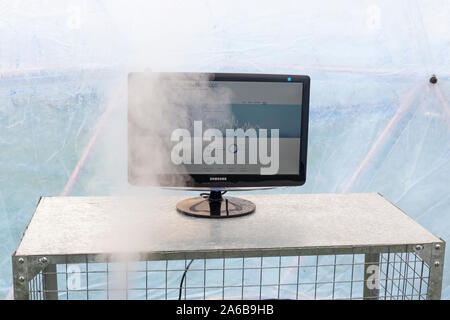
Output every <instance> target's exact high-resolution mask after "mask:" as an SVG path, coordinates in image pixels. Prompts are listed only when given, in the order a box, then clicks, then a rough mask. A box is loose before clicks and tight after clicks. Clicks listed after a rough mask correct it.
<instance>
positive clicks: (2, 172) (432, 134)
mask: <svg viewBox="0 0 450 320" xmlns="http://www.w3.org/2000/svg"><path fill="white" fill-rule="evenodd" d="M449 16H450V2H449V1H448V0H433V1H411V0H404V1H361V0H355V1H314V2H313V1H304V2H302V1H280V0H279V1H261V0H258V1H207V0H203V1H164V2H163V1H155V2H154V3H153V2H152V3H150V2H149V1H130V0H127V1H100V0H98V1H79V0H73V1H61V0H55V1H45V0H42V1H37V0H30V1H21V0H15V1H6V0H0V293H1V294H2V296H6V295H7V292H8V291H9V288H10V286H11V282H12V281H11V265H10V256H11V254H12V252H13V251H14V249H15V248H16V247H17V244H18V242H19V240H20V237H21V233H22V231H23V230H24V228H25V226H26V224H27V222H28V221H29V219H30V217H31V215H32V213H33V210H34V207H35V205H36V203H37V200H38V198H39V196H41V195H58V194H70V195H100V194H102V195H104V194H116V193H117V192H119V190H122V188H123V185H125V184H126V154H125V152H115V153H111V152H110V151H111V149H112V148H111V144H112V143H111V142H112V141H114V144H117V150H121V151H123V150H124V149H123V145H124V144H125V143H126V138H125V140H124V137H125V136H126V123H125V121H118V122H117V120H116V123H115V125H114V126H113V128H114V130H112V128H111V126H108V124H110V123H113V120H111V119H112V118H114V119H121V116H125V114H124V110H125V108H126V103H125V98H124V94H123V93H124V91H123V90H117V86H120V88H123V84H124V79H126V74H127V72H128V71H130V70H142V69H144V68H151V69H153V70H158V71H160V70H161V71H211V72H214V71H217V72H262V73H290V74H308V75H310V76H311V79H312V87H311V118H310V140H309V155H308V177H307V182H306V184H305V185H304V186H303V187H300V188H292V189H286V190H283V192H293V193H294V192H314V193H322V192H338V193H339V192H380V193H382V194H383V195H384V196H385V197H386V198H387V199H389V200H390V201H392V202H393V203H394V204H396V205H397V206H399V207H400V208H401V209H403V210H404V211H405V212H406V213H407V214H408V215H410V216H411V217H412V218H414V219H416V220H417V221H418V222H419V223H421V224H422V225H423V226H425V227H426V228H428V229H429V230H430V231H432V232H433V233H435V234H436V235H438V236H440V237H442V238H443V239H444V240H449V239H450V193H449V186H450V106H449V94H450V90H449V89H450V59H449V55H448V52H449V49H450V48H449V44H450V42H449V41H450V37H449V36H450V33H449V19H448V17H449ZM432 74H436V76H437V78H438V82H437V84H434V85H432V84H430V83H429V81H428V80H429V78H430V76H431V75H432ZM112 115H116V117H114V116H112ZM117 116H118V117H117ZM108 117H110V118H108ZM111 117H112V118H111ZM105 124H106V125H105ZM124 141H125V142H124ZM113 147H114V145H113ZM105 164H106V165H105ZM105 168H109V169H105ZM111 168H115V170H110V169H111ZM111 172H114V173H115V174H111ZM271 192H280V191H277V190H275V191H271ZM376 227H377V226H373V228H374V229H376ZM449 256H450V254H449V253H447V257H449ZM449 262H450V260H449V259H447V263H449ZM446 269H447V271H446V272H445V278H444V286H443V297H444V298H450V269H449V268H446Z"/></svg>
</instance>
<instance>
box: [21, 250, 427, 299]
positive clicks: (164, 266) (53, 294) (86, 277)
mask: <svg viewBox="0 0 450 320" xmlns="http://www.w3.org/2000/svg"><path fill="white" fill-rule="evenodd" d="M374 257H375V258H376V259H373V254H372V259H370V255H368V254H364V253H358V254H355V253H352V254H326V255H305V256H271V257H236V258H214V259H208V258H205V259H180V260H158V261H127V262H124V261H122V262H117V261H114V262H112V261H106V262H89V258H88V256H86V257H85V261H84V262H82V263H59V264H56V265H53V266H54V267H51V266H50V265H49V266H47V267H46V268H45V269H44V270H42V271H40V272H39V273H37V274H36V275H35V276H34V277H33V278H32V279H31V280H30V281H29V283H28V290H29V298H30V299H33V300H40V299H49V298H50V299H62V300H65V299H68V300H79V299H83V300H84V299H164V300H166V299H316V300H318V299H384V300H392V299H394V300H398V299H401V300H404V299H407V300H410V299H411V300H420V299H427V298H428V293H427V292H428V285H429V274H430V266H429V265H428V264H427V263H426V262H425V261H424V260H423V259H422V258H421V257H420V255H419V254H417V253H416V252H403V253H402V252H400V253H390V252H388V253H380V254H375V255H374Z"/></svg>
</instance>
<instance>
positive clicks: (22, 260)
mask: <svg viewBox="0 0 450 320" xmlns="http://www.w3.org/2000/svg"><path fill="white" fill-rule="evenodd" d="M17 262H19V263H20V264H23V263H24V262H25V260H24V258H19V259H17Z"/></svg>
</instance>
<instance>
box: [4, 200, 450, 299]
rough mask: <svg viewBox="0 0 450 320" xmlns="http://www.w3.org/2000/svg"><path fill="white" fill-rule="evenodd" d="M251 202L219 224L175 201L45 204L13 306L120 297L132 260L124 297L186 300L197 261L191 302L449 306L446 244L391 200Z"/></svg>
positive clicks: (16, 271)
mask: <svg viewBox="0 0 450 320" xmlns="http://www.w3.org/2000/svg"><path fill="white" fill-rule="evenodd" d="M245 198H246V199H248V200H250V201H252V202H254V203H255V204H256V212H255V213H254V214H251V215H249V216H244V217H239V218H232V219H220V220H216V219H202V218H194V217H188V216H185V215H182V214H179V213H177V212H176V210H175V204H176V203H177V201H179V200H181V199H182V198H181V197H175V196H163V195H161V196H157V195H154V196H151V197H147V198H128V197H43V198H41V199H40V201H39V204H38V206H37V209H36V212H35V213H34V215H33V218H32V219H31V221H30V223H29V225H28V227H27V229H26V230H25V232H24V235H23V238H22V240H21V243H20V244H19V246H18V248H17V250H16V252H15V253H14V254H13V256H12V266H13V277H14V279H13V281H14V297H15V299H71V298H73V297H75V296H76V297H78V298H80V292H81V293H82V294H81V298H83V299H90V298H99V297H101V298H114V297H116V298H117V297H118V296H117V295H116V296H114V295H112V294H111V292H112V291H111V286H112V285H111V282H110V279H109V276H110V274H111V273H112V271H111V266H112V264H114V263H116V262H118V261H120V260H121V259H124V257H126V260H127V261H128V262H129V261H136V262H139V263H141V265H140V267H139V268H141V269H139V268H136V267H133V268H128V269H127V275H128V276H129V275H130V273H131V272H135V273H138V272H140V273H139V274H140V275H142V278H141V280H140V283H136V282H135V283H134V284H133V285H131V286H129V284H128V283H127V287H126V289H124V290H122V291H125V295H123V296H120V297H121V298H133V296H132V295H130V292H131V291H133V290H134V292H137V293H138V296H139V297H140V298H147V299H150V298H163V299H171V298H178V297H179V295H178V292H179V287H178V280H179V279H180V277H181V275H182V274H183V273H186V270H187V268H186V267H187V265H188V262H189V261H190V260H192V259H194V260H195V261H196V263H197V267H195V268H194V267H193V266H192V267H191V268H190V269H189V270H188V271H187V273H192V274H196V277H197V278H192V280H191V279H190V283H189V284H188V283H184V284H183V283H181V286H184V287H183V288H182V289H183V290H184V297H185V298H203V299H208V298H212V299H214V298H219V299H220V298H238V299H246V298H257V299H258V298H267V297H269V298H285V297H287V298H292V299H322V298H323V299H338V298H342V299H439V298H440V295H441V286H442V272H443V263H444V251H445V242H444V241H443V240H441V239H439V238H438V237H436V236H434V235H433V234H431V233H430V232H428V231H427V230H425V229H424V228H423V227H422V226H420V225H419V224H418V223H417V222H415V221H414V220H413V219H411V218H410V217H408V216H407V215H406V214H405V213H403V212H402V211H401V210H400V209H398V208H397V207H395V206H394V205H392V204H391V203H390V202H389V201H387V200H386V199H385V198H383V197H382V196H381V195H379V194H281V195H280V194H277V195H267V194H265V195H250V194H249V195H245ZM269 260H270V261H269ZM155 261H159V263H160V267H158V268H154V267H152V265H153V263H154V262H155ZM230 261H231V262H232V263H231V262H230ZM266 261H269V262H267V263H266ZM305 261H306V262H305ZM175 262H176V263H175ZM142 263H143V264H142ZM177 263H178V264H177ZM68 266H69V269H68ZM71 266H78V269H75V271H74V270H72V269H70V267H71ZM180 266H181V267H180ZM68 270H69V271H68ZM70 270H72V271H70ZM350 271H351V272H350ZM72 273H78V274H79V275H81V276H82V280H81V282H82V284H81V285H80V283H78V286H76V287H73V286H72V287H71V286H70V285H69V284H68V282H70V281H69V280H70V279H69V278H70V277H71V276H72ZM156 273H158V276H159V278H158V279H157V280H149V279H155V275H156ZM144 274H145V275H144ZM212 274H214V277H213V276H211V275H212ZM250 274H251V275H252V276H251V277H250V276H249V275H250ZM269 274H270V277H271V278H270V279H269V278H268V277H269V276H268V275H269ZM285 274H286V275H285ZM99 275H105V277H104V278H103V280H101V281H100V280H99V283H93V282H92V281H93V280H92V279H97V280H98V279H99V278H98V277H99ZM152 277H153V278H152ZM171 277H174V280H173V279H172V278H171ZM68 279H69V280H68ZM286 279H288V280H286ZM97 280H96V281H97ZM100 282H101V283H100ZM267 288H270V290H269V291H268V289H267ZM122 289H123V288H122ZM266 289H267V290H266ZM139 290H142V291H139ZM155 292H156V293H155ZM180 292H181V291H180ZM141 293H142V294H141ZM144 293H145V295H144ZM75 294H76V295H75ZM139 294H140V295H139ZM136 297H137V296H136Z"/></svg>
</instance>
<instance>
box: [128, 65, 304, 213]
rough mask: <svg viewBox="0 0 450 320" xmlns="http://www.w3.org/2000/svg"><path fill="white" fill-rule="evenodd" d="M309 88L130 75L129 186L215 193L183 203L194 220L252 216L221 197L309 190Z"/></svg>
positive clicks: (285, 82) (284, 80) (259, 78)
mask: <svg viewBox="0 0 450 320" xmlns="http://www.w3.org/2000/svg"><path fill="white" fill-rule="evenodd" d="M309 88H310V78H309V77H308V76H304V75H281V74H243V73H152V72H137V73H130V74H129V76H128V179H129V182H130V183H131V184H133V185H139V186H150V185H152V186H160V187H168V188H182V189H191V190H207V191H209V193H202V194H201V196H200V197H197V198H193V199H187V200H185V201H182V202H180V203H178V205H177V209H178V211H180V212H183V213H185V214H189V215H194V216H200V217H212V218H225V217H232V216H240V215H244V214H248V213H251V212H253V211H254V210H255V205H254V204H253V203H251V202H250V201H246V200H244V199H238V198H231V197H222V195H223V194H224V193H225V192H226V191H229V190H245V189H257V188H271V187H287V186H300V185H302V184H304V183H305V180H306V156H307V142H308V114H309Z"/></svg>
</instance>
